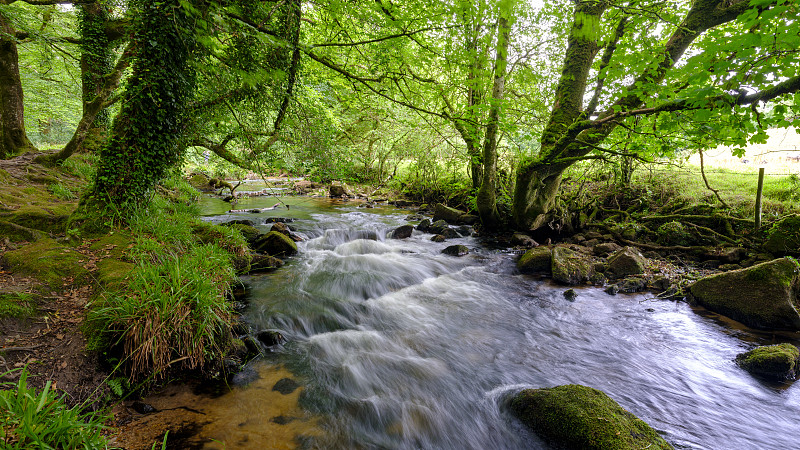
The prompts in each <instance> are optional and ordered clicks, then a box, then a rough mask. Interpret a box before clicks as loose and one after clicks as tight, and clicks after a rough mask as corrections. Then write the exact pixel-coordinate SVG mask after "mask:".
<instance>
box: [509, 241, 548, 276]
mask: <svg viewBox="0 0 800 450" xmlns="http://www.w3.org/2000/svg"><path fill="white" fill-rule="evenodd" d="M551 258H552V252H551V251H550V249H549V248H547V247H536V248H532V249H530V250H528V251H527V252H525V253H524V254H523V255H522V256H520V257H519V259H518V260H517V269H519V271H520V272H522V273H550V270H551V267H552V263H551V261H550V259H551Z"/></svg>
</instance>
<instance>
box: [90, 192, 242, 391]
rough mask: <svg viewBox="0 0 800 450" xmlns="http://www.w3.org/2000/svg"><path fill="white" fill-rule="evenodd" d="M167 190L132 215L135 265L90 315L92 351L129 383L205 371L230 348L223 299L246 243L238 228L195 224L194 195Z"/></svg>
mask: <svg viewBox="0 0 800 450" xmlns="http://www.w3.org/2000/svg"><path fill="white" fill-rule="evenodd" d="M171 187H172V189H171V190H170V191H169V192H168V194H167V195H168V196H169V198H164V197H162V196H161V195H158V196H156V197H154V199H153V201H152V202H151V204H150V205H148V206H147V207H143V208H141V209H140V210H138V211H136V212H135V213H134V214H133V215H132V216H131V217H130V219H129V221H128V225H129V227H130V230H131V232H132V234H133V239H134V240H133V245H132V246H131V248H130V250H129V251H128V255H129V257H130V258H131V259H132V260H133V262H134V263H135V264H136V267H135V268H134V270H133V271H132V272H131V273H130V274H129V275H128V276H127V281H126V284H125V285H124V286H123V287H121V288H119V289H117V290H115V291H110V292H105V293H102V294H101V295H100V296H99V297H98V298H97V299H96V300H95V301H94V302H93V304H92V305H91V310H90V312H89V320H88V327H87V330H88V333H87V334H88V335H89V338H90V339H89V344H90V346H91V347H92V348H94V349H98V350H106V351H107V352H110V353H111V354H112V355H114V356H113V357H114V358H115V359H117V360H119V364H120V367H121V368H122V369H123V371H124V373H125V375H127V376H128V377H129V379H130V381H131V385H134V384H136V383H139V382H142V381H145V380H147V379H151V380H158V379H162V378H164V377H165V376H166V375H167V374H168V373H169V372H170V371H171V370H173V369H178V370H190V369H198V370H203V369H209V368H211V367H213V366H214V365H215V364H216V363H218V362H220V361H221V360H222V358H223V357H224V355H225V353H226V351H227V350H228V349H229V347H230V345H231V343H232V337H233V335H232V331H231V330H232V326H233V324H234V320H235V314H234V311H233V308H232V304H231V303H230V302H229V301H228V299H227V298H228V293H229V292H230V286H231V283H233V282H235V281H236V273H235V270H234V266H233V258H234V257H241V256H242V255H241V253H242V252H246V249H247V243H246V241H245V240H244V238H243V237H242V236H241V234H239V233H235V230H230V229H227V228H225V227H220V226H215V225H209V224H204V223H202V222H200V221H198V220H197V219H196V217H195V212H196V207H195V206H194V204H193V203H192V202H191V201H189V200H188V199H187V198H186V197H187V194H189V195H194V194H195V192H194V191H188V190H183V189H181V188H180V186H179V184H173V185H172V186H171ZM176 191H177V192H178V194H175V192H176Z"/></svg>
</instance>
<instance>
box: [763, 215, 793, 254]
mask: <svg viewBox="0 0 800 450" xmlns="http://www.w3.org/2000/svg"><path fill="white" fill-rule="evenodd" d="M768 235H769V237H768V239H767V242H765V243H764V250H766V251H768V252H770V253H774V254H777V255H796V254H798V253H800V215H799V214H794V215H791V216H788V217H785V218H784V219H782V220H781V221H779V222H778V223H776V224H775V225H773V226H772V228H771V229H770V230H769V232H768Z"/></svg>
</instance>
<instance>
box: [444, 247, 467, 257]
mask: <svg viewBox="0 0 800 450" xmlns="http://www.w3.org/2000/svg"><path fill="white" fill-rule="evenodd" d="M442 253H443V254H445V255H450V256H464V255H468V254H469V248H467V246H466V245H451V246H449V247H447V248H445V249H444V250H442Z"/></svg>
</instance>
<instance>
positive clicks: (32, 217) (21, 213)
mask: <svg viewBox="0 0 800 450" xmlns="http://www.w3.org/2000/svg"><path fill="white" fill-rule="evenodd" d="M74 209H75V204H74V203H57V202H51V203H48V204H46V205H35V204H31V205H22V206H20V207H19V209H17V210H15V211H13V212H9V213H3V214H2V215H1V216H0V217H2V218H3V219H4V220H7V221H8V222H11V223H15V224H17V225H21V226H23V227H26V228H33V229H34V230H40V231H45V232H48V233H54V234H62V233H64V231H65V230H66V224H67V219H68V218H69V215H70V214H72V211H73V210H74Z"/></svg>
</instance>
